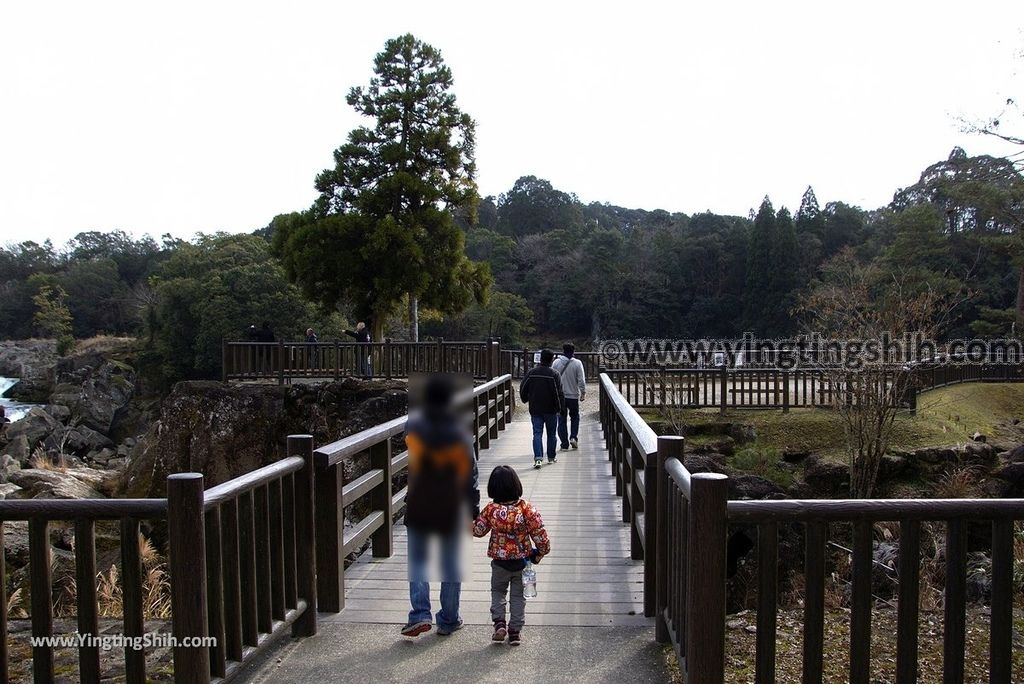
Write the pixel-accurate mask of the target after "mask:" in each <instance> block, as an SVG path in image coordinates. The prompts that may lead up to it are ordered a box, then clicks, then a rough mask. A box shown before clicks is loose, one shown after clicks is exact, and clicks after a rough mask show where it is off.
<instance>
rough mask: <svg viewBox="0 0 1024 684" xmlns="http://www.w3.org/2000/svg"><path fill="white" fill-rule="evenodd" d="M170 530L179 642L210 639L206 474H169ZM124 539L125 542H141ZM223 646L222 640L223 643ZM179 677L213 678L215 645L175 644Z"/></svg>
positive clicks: (174, 622)
mask: <svg viewBox="0 0 1024 684" xmlns="http://www.w3.org/2000/svg"><path fill="white" fill-rule="evenodd" d="M167 534H168V537H169V539H168V542H169V547H170V548H169V551H170V559H169V560H170V570H171V625H172V630H173V634H174V638H175V639H176V640H177V641H178V643H179V644H184V643H185V641H186V639H189V640H191V639H194V638H197V637H198V638H200V639H205V638H206V637H207V636H209V634H208V631H207V630H208V622H207V619H208V618H207V606H206V523H205V517H204V514H203V476H202V475H201V474H199V473H177V474H175V475H171V476H170V477H168V478H167ZM137 541H138V540H136V539H122V540H121V543H122V544H136V543H137ZM218 646H221V644H218ZM174 681H175V682H179V683H181V684H186V683H191V682H209V681H210V649H209V648H205V647H201V648H196V647H194V646H184V645H182V646H175V647H174Z"/></svg>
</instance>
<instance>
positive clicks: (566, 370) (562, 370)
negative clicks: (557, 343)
mask: <svg viewBox="0 0 1024 684" xmlns="http://www.w3.org/2000/svg"><path fill="white" fill-rule="evenodd" d="M575 354H576V347H575V346H574V345H573V344H572V342H566V343H565V344H564V345H562V355H561V356H560V357H558V358H557V359H555V360H554V362H553V363H552V364H551V368H552V369H554V371H555V372H556V373H558V375H559V377H560V378H561V380H562V395H563V396H564V397H565V401H563V402H562V411H561V413H559V414H558V439H559V441H560V442H561V445H562V449H563V450H564V449H568V448H569V446H570V445H571V446H572V448H573V449H579V447H580V442H579V434H580V402H582V401H583V400H584V399H586V394H587V374H586V372H584V370H583V362H582V361H580V360H579V359H577V358H576V356H575Z"/></svg>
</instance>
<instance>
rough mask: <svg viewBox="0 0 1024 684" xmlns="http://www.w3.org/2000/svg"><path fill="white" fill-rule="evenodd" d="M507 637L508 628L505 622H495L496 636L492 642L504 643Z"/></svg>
mask: <svg viewBox="0 0 1024 684" xmlns="http://www.w3.org/2000/svg"><path fill="white" fill-rule="evenodd" d="M506 636H508V628H507V627H506V626H505V622H504V621H497V622H495V623H494V634H492V635H491V641H504V640H505V637H506Z"/></svg>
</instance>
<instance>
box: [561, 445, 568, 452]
mask: <svg viewBox="0 0 1024 684" xmlns="http://www.w3.org/2000/svg"><path fill="white" fill-rule="evenodd" d="M561 448H562V451H568V450H569V445H568V444H563V445H562V447H561Z"/></svg>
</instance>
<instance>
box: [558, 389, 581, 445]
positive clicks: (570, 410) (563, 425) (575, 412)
mask: <svg viewBox="0 0 1024 684" xmlns="http://www.w3.org/2000/svg"><path fill="white" fill-rule="evenodd" d="M566 414H568V415H566ZM566 418H568V419H569V420H571V421H572V425H571V426H570V425H567V423H569V420H566ZM569 427H571V428H572V429H571V430H570V429H568V428H569ZM579 436H580V400H579V399H570V398H569V397H566V398H565V405H564V406H562V413H561V414H559V416H558V439H560V440H561V441H562V446H564V447H567V446H569V437H572V438H573V439H576V438H577V437H579Z"/></svg>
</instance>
